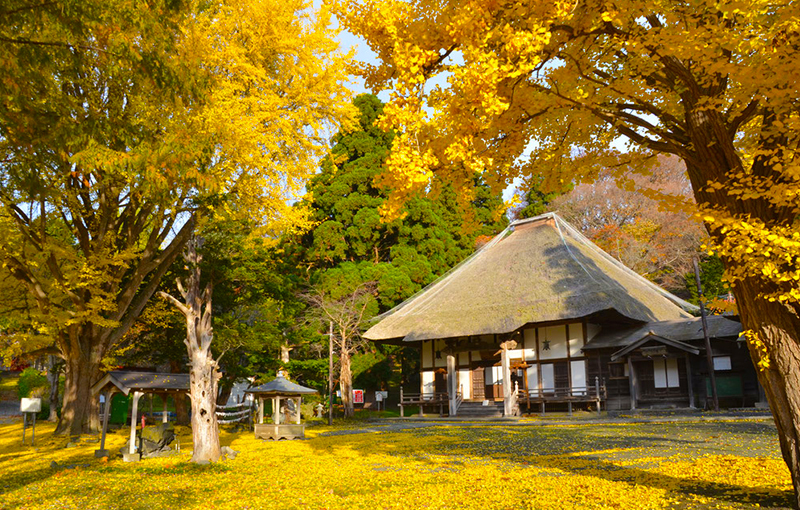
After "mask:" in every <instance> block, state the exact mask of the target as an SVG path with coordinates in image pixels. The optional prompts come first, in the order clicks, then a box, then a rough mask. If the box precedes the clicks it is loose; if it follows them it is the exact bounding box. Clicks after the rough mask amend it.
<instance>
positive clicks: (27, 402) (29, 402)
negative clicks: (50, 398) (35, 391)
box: [19, 398, 42, 413]
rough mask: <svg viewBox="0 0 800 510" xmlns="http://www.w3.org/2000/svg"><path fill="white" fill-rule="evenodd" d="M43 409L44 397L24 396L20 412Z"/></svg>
mask: <svg viewBox="0 0 800 510" xmlns="http://www.w3.org/2000/svg"><path fill="white" fill-rule="evenodd" d="M41 410H42V399H40V398H23V399H22V401H21V402H20V404H19V412H21V413H38V412H40V411H41Z"/></svg>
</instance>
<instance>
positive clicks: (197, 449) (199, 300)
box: [158, 237, 220, 462]
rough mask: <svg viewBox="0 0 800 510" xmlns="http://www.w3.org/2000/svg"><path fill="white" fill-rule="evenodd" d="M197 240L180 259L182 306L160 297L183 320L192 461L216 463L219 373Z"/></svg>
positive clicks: (173, 299) (217, 458) (218, 452)
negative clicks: (183, 265) (185, 277)
mask: <svg viewBox="0 0 800 510" xmlns="http://www.w3.org/2000/svg"><path fill="white" fill-rule="evenodd" d="M197 245H198V240H197V238H195V237H192V238H191V239H190V240H189V243H188V245H187V247H186V253H185V254H184V255H183V258H184V259H185V260H186V262H187V263H188V264H190V265H191V270H190V273H189V281H188V284H187V285H186V286H185V287H184V285H183V282H182V281H181V279H178V280H177V282H176V283H177V284H178V290H179V291H180V293H181V295H182V296H183V299H184V301H185V304H184V303H181V302H180V301H178V300H177V299H175V298H174V297H172V296H170V295H169V294H167V293H166V292H159V293H158V294H159V296H161V297H163V298H164V299H166V300H168V301H170V302H171V303H172V304H173V305H175V307H176V308H177V309H178V310H180V312H181V313H182V314H183V316H184V317H185V318H186V339H185V340H184V343H185V344H186V349H187V351H188V353H189V367H190V370H189V381H190V382H189V399H190V400H191V402H192V441H193V443H194V451H193V453H192V462H216V461H217V460H219V457H220V445H219V423H218V422H217V384H218V382H219V379H220V373H219V371H218V370H217V362H216V361H214V358H213V356H212V354H211V341H212V340H213V339H214V335H213V330H212V328H211V313H212V312H211V310H212V309H211V293H212V287H211V285H210V284H209V285H207V286H206V288H205V290H204V291H202V292H200V262H201V261H202V260H203V257H202V256H201V255H200V254H199V253H197Z"/></svg>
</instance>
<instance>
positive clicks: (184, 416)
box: [169, 360, 189, 425]
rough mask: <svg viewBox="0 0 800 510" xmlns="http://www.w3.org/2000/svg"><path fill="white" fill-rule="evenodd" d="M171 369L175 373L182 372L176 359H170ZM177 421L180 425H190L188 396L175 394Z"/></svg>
mask: <svg viewBox="0 0 800 510" xmlns="http://www.w3.org/2000/svg"><path fill="white" fill-rule="evenodd" d="M169 371H170V372H172V373H173V374H180V373H181V368H180V364H179V363H178V362H177V361H175V360H170V362H169ZM175 422H176V423H177V424H178V425H189V406H187V405H186V396H185V395H183V394H181V393H177V394H175Z"/></svg>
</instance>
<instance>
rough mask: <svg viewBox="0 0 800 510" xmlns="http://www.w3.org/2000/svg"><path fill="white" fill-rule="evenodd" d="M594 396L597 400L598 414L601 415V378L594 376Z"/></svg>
mask: <svg viewBox="0 0 800 510" xmlns="http://www.w3.org/2000/svg"><path fill="white" fill-rule="evenodd" d="M594 395H595V397H596V398H597V414H600V378H599V377H597V376H594Z"/></svg>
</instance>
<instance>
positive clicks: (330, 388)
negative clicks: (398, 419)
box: [328, 321, 403, 426]
mask: <svg viewBox="0 0 800 510" xmlns="http://www.w3.org/2000/svg"><path fill="white" fill-rule="evenodd" d="M402 400H403V398H402V397H401V398H400V401H402ZM400 409H401V411H402V408H400ZM400 416H403V413H402V412H401V413H400ZM331 425H333V321H331V322H329V323H328V426H331Z"/></svg>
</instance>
